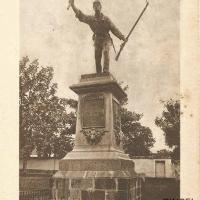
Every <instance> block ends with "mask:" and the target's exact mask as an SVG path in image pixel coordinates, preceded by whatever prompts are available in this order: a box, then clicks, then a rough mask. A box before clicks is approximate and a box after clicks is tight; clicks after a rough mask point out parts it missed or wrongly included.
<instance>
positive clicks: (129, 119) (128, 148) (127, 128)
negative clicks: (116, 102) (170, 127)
mask: <svg viewBox="0 0 200 200" xmlns="http://www.w3.org/2000/svg"><path fill="white" fill-rule="evenodd" d="M142 116H143V115H141V114H137V113H135V112H131V111H128V110H127V109H126V108H124V107H122V109H121V128H122V132H123V135H124V137H123V147H124V150H125V152H126V153H128V154H129V155H130V157H132V156H147V155H150V154H151V151H150V149H151V148H152V147H153V145H154V143H155V140H154V138H153V135H152V131H151V129H150V128H148V127H145V126H143V125H142V124H141V123H140V119H141V118H142Z"/></svg>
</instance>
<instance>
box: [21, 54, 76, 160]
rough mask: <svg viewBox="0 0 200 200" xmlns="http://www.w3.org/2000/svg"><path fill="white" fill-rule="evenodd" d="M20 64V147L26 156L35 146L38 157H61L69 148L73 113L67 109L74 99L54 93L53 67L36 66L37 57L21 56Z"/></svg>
mask: <svg viewBox="0 0 200 200" xmlns="http://www.w3.org/2000/svg"><path fill="white" fill-rule="evenodd" d="M19 68H20V74H19V77H20V85H19V91H20V95H19V96H20V100H19V105H20V108H19V111H20V116H19V118H20V149H21V151H22V152H23V153H22V154H23V157H26V158H27V157H29V155H30V152H31V151H32V150H33V149H36V151H37V154H38V156H39V157H46V158H47V157H50V156H51V155H54V157H57V158H62V157H63V156H65V155H66V153H67V152H69V151H71V150H72V146H73V138H72V134H74V132H75V122H76V114H75V112H74V111H71V112H67V110H69V109H68V108H69V107H71V108H75V107H76V104H77V102H76V101H74V100H72V99H65V98H59V97H58V96H56V91H57V84H55V83H52V79H53V68H52V67H41V66H39V62H38V60H34V61H33V62H30V61H29V58H28V57H24V58H23V59H22V60H21V61H20V64H19Z"/></svg>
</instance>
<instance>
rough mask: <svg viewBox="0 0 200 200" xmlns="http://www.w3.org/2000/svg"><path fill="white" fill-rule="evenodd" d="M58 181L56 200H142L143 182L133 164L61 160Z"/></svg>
mask: <svg viewBox="0 0 200 200" xmlns="http://www.w3.org/2000/svg"><path fill="white" fill-rule="evenodd" d="M54 180H55V182H54V188H55V189H54V193H55V195H54V199H59V200H140V199H141V178H139V177H138V176H137V175H136V173H135V171H134V162H133V161H132V160H125V159H96V160H91V159H88V160H85V159H77V160H76V159H74V160H61V161H60V164H59V171H58V172H57V173H56V174H55V175H54Z"/></svg>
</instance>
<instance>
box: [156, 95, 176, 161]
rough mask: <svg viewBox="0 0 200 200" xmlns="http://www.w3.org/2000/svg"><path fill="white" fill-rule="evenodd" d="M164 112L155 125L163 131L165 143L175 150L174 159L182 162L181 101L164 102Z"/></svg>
mask: <svg viewBox="0 0 200 200" xmlns="http://www.w3.org/2000/svg"><path fill="white" fill-rule="evenodd" d="M162 103H163V105H164V111H163V112H162V116H161V117H156V119H155V124H156V125H157V126H158V127H160V128H161V129H162V131H163V132H164V136H165V142H166V144H167V145H168V146H169V147H170V148H173V153H172V159H173V160H180V101H179V100H172V99H170V100H168V101H162Z"/></svg>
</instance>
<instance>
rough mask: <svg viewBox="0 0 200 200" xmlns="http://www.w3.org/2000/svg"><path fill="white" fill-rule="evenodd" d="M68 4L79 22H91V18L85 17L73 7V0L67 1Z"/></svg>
mask: <svg viewBox="0 0 200 200" xmlns="http://www.w3.org/2000/svg"><path fill="white" fill-rule="evenodd" d="M69 4H70V5H71V7H72V9H73V11H74V13H75V14H76V17H77V18H78V19H79V20H80V21H81V22H84V23H86V24H89V23H90V21H91V16H88V15H85V14H84V13H83V12H82V11H81V10H79V9H78V8H77V7H76V6H75V5H74V0H69Z"/></svg>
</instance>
